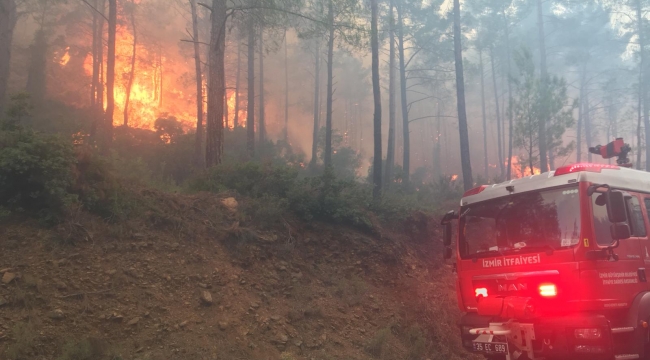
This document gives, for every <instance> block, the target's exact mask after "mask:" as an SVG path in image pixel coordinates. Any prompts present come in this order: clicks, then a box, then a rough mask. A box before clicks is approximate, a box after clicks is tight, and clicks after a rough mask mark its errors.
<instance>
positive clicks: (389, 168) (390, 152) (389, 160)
mask: <svg viewBox="0 0 650 360" xmlns="http://www.w3.org/2000/svg"><path fill="white" fill-rule="evenodd" d="M388 6H389V9H388V21H389V25H388V41H390V44H389V47H388V48H389V52H388V54H389V55H388V56H389V59H388V145H387V148H386V178H385V179H384V184H385V187H386V188H387V189H388V188H389V187H390V186H391V184H392V183H393V177H394V176H393V172H394V167H395V16H394V12H393V0H390V1H389V4H388Z"/></svg>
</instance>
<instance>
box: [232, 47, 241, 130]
mask: <svg viewBox="0 0 650 360" xmlns="http://www.w3.org/2000/svg"><path fill="white" fill-rule="evenodd" d="M240 75H241V41H237V75H236V76H237V79H236V80H235V116H234V117H233V120H232V126H233V128H234V129H236V128H237V127H238V126H239V85H240V83H239V82H240V80H239V78H240Z"/></svg>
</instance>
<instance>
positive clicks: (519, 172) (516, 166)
mask: <svg viewBox="0 0 650 360" xmlns="http://www.w3.org/2000/svg"><path fill="white" fill-rule="evenodd" d="M511 162H512V177H513V178H515V179H519V178H522V177H526V176H532V175H539V174H541V173H542V172H541V171H540V169H539V168H538V167H536V166H534V165H533V171H532V172H531V171H530V166H529V165H527V164H524V163H520V161H519V157H518V156H513V157H512V159H511ZM505 165H506V167H507V166H508V162H507V161H506V164H505Z"/></svg>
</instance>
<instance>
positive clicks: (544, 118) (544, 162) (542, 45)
mask: <svg viewBox="0 0 650 360" xmlns="http://www.w3.org/2000/svg"><path fill="white" fill-rule="evenodd" d="M537 22H538V24H537V26H538V30H539V55H540V73H541V74H540V75H541V78H542V79H541V80H542V94H543V96H542V104H541V108H542V111H541V114H540V118H539V119H538V121H539V124H538V125H539V130H538V137H539V139H538V143H539V144H538V146H539V165H540V166H539V167H540V169H541V172H546V171H548V169H549V167H548V159H547V155H548V150H547V145H548V144H547V143H546V123H547V122H548V117H549V114H548V100H549V99H548V94H547V93H548V69H547V67H546V39H545V33H544V13H543V11H542V0H537Z"/></svg>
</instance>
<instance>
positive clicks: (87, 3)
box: [81, 0, 108, 21]
mask: <svg viewBox="0 0 650 360" xmlns="http://www.w3.org/2000/svg"><path fill="white" fill-rule="evenodd" d="M81 1H82V2H83V3H84V4H86V5H88V7H90V8H91V9H93V10H95V12H96V13H98V14H99V15H101V16H102V17H103V18H104V19H105V20H106V21H108V18H107V17H106V15H104V13H103V12H101V11H99V10H97V9H96V8H95V7H94V6H92V5H90V3H89V2H88V1H86V0H81Z"/></svg>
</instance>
